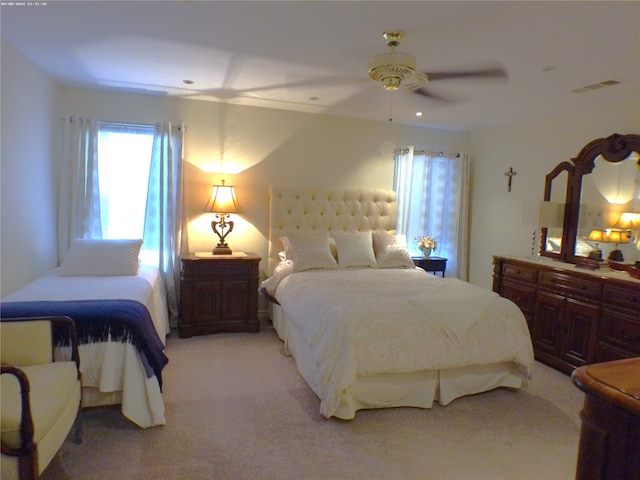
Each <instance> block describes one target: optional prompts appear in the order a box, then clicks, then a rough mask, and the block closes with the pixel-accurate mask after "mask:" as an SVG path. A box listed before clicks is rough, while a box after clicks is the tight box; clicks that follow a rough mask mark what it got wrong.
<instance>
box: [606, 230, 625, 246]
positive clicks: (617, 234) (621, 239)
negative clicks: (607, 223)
mask: <svg viewBox="0 0 640 480" xmlns="http://www.w3.org/2000/svg"><path fill="white" fill-rule="evenodd" d="M607 241H608V242H609V243H628V242H629V235H628V234H627V232H623V231H621V230H609V233H608V234H607Z"/></svg>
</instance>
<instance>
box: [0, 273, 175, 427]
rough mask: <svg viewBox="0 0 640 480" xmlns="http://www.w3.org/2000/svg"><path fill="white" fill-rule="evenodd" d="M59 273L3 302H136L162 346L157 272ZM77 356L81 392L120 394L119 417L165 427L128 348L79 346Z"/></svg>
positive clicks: (165, 328)
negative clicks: (146, 316) (151, 323)
mask: <svg viewBox="0 0 640 480" xmlns="http://www.w3.org/2000/svg"><path fill="white" fill-rule="evenodd" d="M58 270H59V269H57V268H56V269H54V270H52V271H50V272H48V273H46V274H45V275H43V276H41V277H39V278H38V279H36V280H34V281H33V282H31V283H29V284H27V285H25V286H24V287H22V288H20V289H18V290H16V291H15V292H13V293H10V294H9V295H7V296H5V297H4V298H2V301H3V302H22V301H36V300H44V301H64V300H115V299H118V300H122V299H125V300H135V301H138V302H140V303H142V304H143V305H145V306H146V307H147V309H148V310H149V313H150V315H151V319H152V320H153V323H154V326H155V329H156V332H157V333H158V336H159V337H160V339H161V340H162V342H163V343H165V340H166V336H167V334H168V333H169V331H170V327H169V317H168V312H167V307H166V301H165V298H166V294H165V289H164V284H163V282H162V278H161V277H160V274H159V271H158V269H157V268H155V267H151V266H148V265H141V266H140V269H139V271H138V275H123V276H113V277H111V276H86V277H84V276H77V277H76V276H63V275H60V274H59V273H58ZM79 353H80V370H81V372H82V385H83V387H89V388H95V389H97V390H98V391H99V392H101V393H103V394H110V393H113V392H121V393H122V395H121V402H122V406H121V408H122V413H123V415H124V416H125V417H127V418H128V419H129V420H131V421H132V422H134V423H135V424H137V425H138V426H140V427H143V428H147V427H152V426H156V425H164V424H165V423H166V419H165V416H164V401H163V399H162V392H161V391H160V385H159V383H158V380H157V378H156V377H155V376H152V377H151V378H147V375H146V374H145V366H144V363H145V361H144V360H143V359H142V357H141V355H140V353H139V352H138V350H137V349H136V348H135V347H134V346H133V345H131V344H126V343H124V344H123V343H119V342H111V341H110V342H100V343H92V344H84V345H80V346H79ZM87 398H88V396H84V397H83V406H85V407H86V406H94V405H93V404H91V403H87V402H88V401H87V400H86V399H87ZM114 398H119V397H118V396H116V397H114ZM89 402H90V400H89Z"/></svg>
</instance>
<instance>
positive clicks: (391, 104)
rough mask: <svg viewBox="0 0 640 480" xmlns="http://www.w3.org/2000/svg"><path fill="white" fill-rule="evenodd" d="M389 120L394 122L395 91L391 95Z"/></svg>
mask: <svg viewBox="0 0 640 480" xmlns="http://www.w3.org/2000/svg"><path fill="white" fill-rule="evenodd" d="M389 121H390V122H393V92H391V94H390V95H389Z"/></svg>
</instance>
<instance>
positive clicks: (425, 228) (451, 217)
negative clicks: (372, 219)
mask: <svg viewBox="0 0 640 480" xmlns="http://www.w3.org/2000/svg"><path fill="white" fill-rule="evenodd" d="M395 177H396V181H395V190H396V192H397V194H398V228H397V230H398V232H399V233H403V234H405V235H406V236H407V241H408V242H409V249H410V251H412V253H414V254H418V251H417V245H416V243H415V242H414V241H413V240H414V238H415V237H418V236H421V235H422V236H428V237H432V238H435V240H436V241H437V243H438V247H437V249H436V250H435V251H434V253H433V255H435V256H440V257H445V258H447V259H448V261H447V275H448V276H449V275H452V276H457V277H458V278H460V279H462V280H466V279H467V242H468V198H469V160H468V157H467V156H466V155H465V154H454V155H444V154H442V153H440V152H429V151H418V150H414V148H413V147H410V148H407V149H404V150H403V151H402V152H400V154H399V155H398V156H397V157H396V171H395Z"/></svg>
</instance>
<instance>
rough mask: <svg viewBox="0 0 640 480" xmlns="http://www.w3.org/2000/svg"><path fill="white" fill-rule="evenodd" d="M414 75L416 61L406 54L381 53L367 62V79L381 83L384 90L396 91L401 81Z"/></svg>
mask: <svg viewBox="0 0 640 480" xmlns="http://www.w3.org/2000/svg"><path fill="white" fill-rule="evenodd" d="M415 73H416V59H415V58H414V57H413V56H411V55H409V54H407V53H401V52H390V53H383V54H382V55H376V56H375V57H373V58H372V59H371V60H369V78H371V79H372V80H375V81H377V82H381V83H382V86H383V88H384V89H385V90H391V91H393V90H397V89H398V87H400V83H402V80H404V79H405V78H406V77H408V76H413V75H415Z"/></svg>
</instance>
